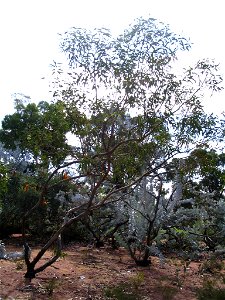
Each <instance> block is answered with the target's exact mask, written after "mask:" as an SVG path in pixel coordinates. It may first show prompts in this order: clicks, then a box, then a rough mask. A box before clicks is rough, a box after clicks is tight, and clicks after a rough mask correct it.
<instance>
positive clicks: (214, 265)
mask: <svg viewBox="0 0 225 300" xmlns="http://www.w3.org/2000/svg"><path fill="white" fill-rule="evenodd" d="M223 268H224V263H223V262H222V261H221V260H219V259H217V258H216V257H211V258H210V259H209V260H206V261H204V262H203V263H202V264H201V266H200V267H199V272H200V274H203V273H212V274H214V273H218V272H220V271H221V270H223Z"/></svg>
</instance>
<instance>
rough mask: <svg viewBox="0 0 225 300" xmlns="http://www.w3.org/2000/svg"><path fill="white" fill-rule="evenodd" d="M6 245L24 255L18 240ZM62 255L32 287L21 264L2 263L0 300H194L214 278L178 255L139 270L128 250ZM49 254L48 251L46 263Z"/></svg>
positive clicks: (76, 249) (75, 250) (77, 247)
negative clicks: (209, 280) (202, 288)
mask: <svg viewBox="0 0 225 300" xmlns="http://www.w3.org/2000/svg"><path fill="white" fill-rule="evenodd" d="M5 244H6V249H7V251H21V245H19V244H18V243H17V241H16V239H15V238H14V239H13V240H12V239H10V240H8V241H5ZM37 251H38V247H37V246H35V247H32V255H35V254H36V253H37ZM64 253H65V256H64V257H63V258H60V259H59V260H58V261H57V262H56V263H55V264H54V265H52V266H50V267H48V268H47V269H46V270H45V271H43V272H42V273H39V274H37V277H36V278H35V279H33V280H32V283H31V284H27V283H25V281H24V278H23V276H24V272H25V265H24V263H23V262H22V261H17V262H13V261H8V260H0V300H2V299H4V300H5V299H11V300H12V299H23V300H25V299H38V300H39V299H55V300H64V299H65V300H75V299H80V300H88V299H89V300H90V299H93V300H94V299H96V300H97V299H121V300H134V299H140V300H147V299H149V300H151V299H152V300H161V299H162V300H163V299H164V300H169V299H174V300H181V299H185V300H192V299H193V300H194V299H197V298H196V290H197V289H198V288H199V287H201V286H202V283H203V280H204V278H206V277H207V278H210V277H212V276H214V275H212V274H211V273H212V272H211V273H208V274H203V271H204V270H203V267H202V266H204V264H205V263H204V262H203V261H192V262H184V261H182V260H180V259H178V258H177V257H176V256H170V258H166V259H165V261H160V260H159V259H158V258H157V257H152V264H151V265H150V266H149V267H137V266H136V265H135V264H134V262H133V260H132V259H131V258H130V257H129V255H128V253H127V251H126V250H125V249H124V248H119V249H117V250H113V249H111V248H110V247H105V248H100V249H96V248H93V247H90V246H84V245H81V244H78V243H71V244H70V245H68V246H66V247H65V249H64ZM51 254H52V253H51V252H50V251H48V252H47V255H46V256H45V258H44V260H46V259H47V258H49V257H50V256H51ZM42 262H43V260H42ZM206 271H207V270H206ZM113 295H114V296H113ZM110 297H111V298H110ZM113 297H114V298H113Z"/></svg>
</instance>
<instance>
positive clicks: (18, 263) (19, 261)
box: [16, 260, 25, 270]
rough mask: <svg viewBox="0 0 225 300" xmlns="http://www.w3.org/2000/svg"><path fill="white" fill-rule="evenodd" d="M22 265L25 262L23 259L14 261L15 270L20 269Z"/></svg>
mask: <svg viewBox="0 0 225 300" xmlns="http://www.w3.org/2000/svg"><path fill="white" fill-rule="evenodd" d="M24 266H25V263H24V261H23V260H18V261H16V270H22V269H23V267H24Z"/></svg>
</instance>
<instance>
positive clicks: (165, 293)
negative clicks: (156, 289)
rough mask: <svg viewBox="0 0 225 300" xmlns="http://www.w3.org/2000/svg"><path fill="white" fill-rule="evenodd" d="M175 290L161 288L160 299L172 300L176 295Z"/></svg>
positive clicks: (169, 287)
mask: <svg viewBox="0 0 225 300" xmlns="http://www.w3.org/2000/svg"><path fill="white" fill-rule="evenodd" d="M177 291H178V290H177V288H175V287H172V286H167V285H166V286H162V287H161V293H162V299H163V300H172V299H173V298H174V296H175V295H176V293H177Z"/></svg>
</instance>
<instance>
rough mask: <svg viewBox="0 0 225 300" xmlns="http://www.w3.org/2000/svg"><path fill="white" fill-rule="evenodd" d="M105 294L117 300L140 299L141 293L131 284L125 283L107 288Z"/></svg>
mask: <svg viewBox="0 0 225 300" xmlns="http://www.w3.org/2000/svg"><path fill="white" fill-rule="evenodd" d="M105 296H106V297H107V298H112V299H115V300H140V299H141V298H140V295H138V294H137V291H134V290H133V289H132V287H130V285H129V284H127V283H123V284H119V285H117V286H115V287H109V288H107V289H105Z"/></svg>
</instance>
